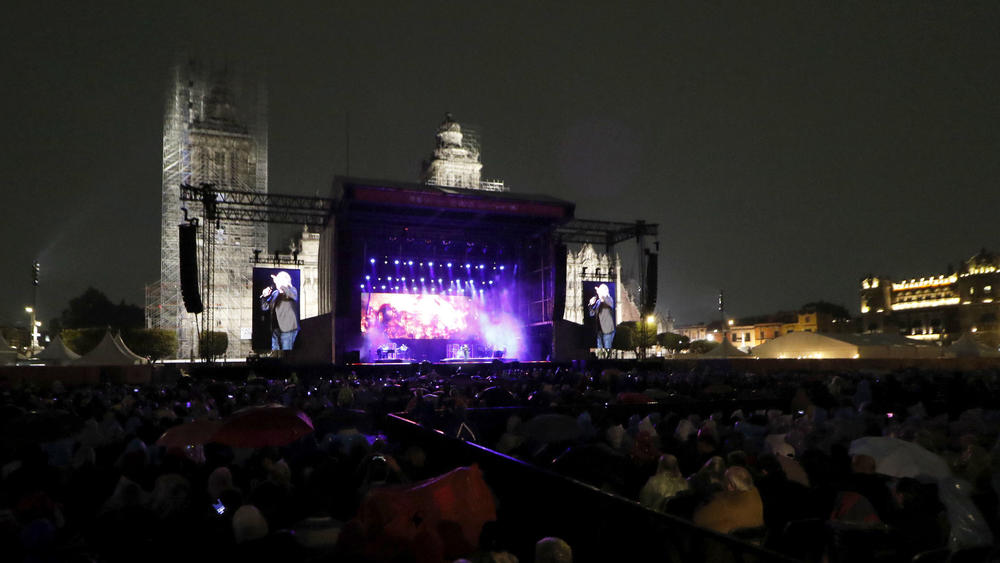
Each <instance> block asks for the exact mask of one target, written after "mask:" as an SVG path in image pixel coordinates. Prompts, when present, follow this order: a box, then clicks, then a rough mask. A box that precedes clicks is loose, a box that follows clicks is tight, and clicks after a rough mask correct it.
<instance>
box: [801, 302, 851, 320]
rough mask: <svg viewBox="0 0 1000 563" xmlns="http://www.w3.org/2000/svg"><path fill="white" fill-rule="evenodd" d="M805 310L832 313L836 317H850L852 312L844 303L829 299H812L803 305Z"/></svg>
mask: <svg viewBox="0 0 1000 563" xmlns="http://www.w3.org/2000/svg"><path fill="white" fill-rule="evenodd" d="M802 311H804V312H816V313H824V314H827V315H830V316H831V317H833V318H835V319H850V318H851V313H850V312H849V311H848V310H847V308H846V307H844V306H843V305H837V304H836V303H829V302H827V301H812V302H809V303H806V304H805V305H803V306H802Z"/></svg>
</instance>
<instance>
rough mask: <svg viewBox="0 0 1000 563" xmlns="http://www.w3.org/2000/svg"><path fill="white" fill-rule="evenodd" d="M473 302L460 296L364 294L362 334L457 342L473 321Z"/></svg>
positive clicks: (362, 302) (362, 296) (362, 301)
mask: <svg viewBox="0 0 1000 563" xmlns="http://www.w3.org/2000/svg"><path fill="white" fill-rule="evenodd" d="M472 310H473V309H472V300H471V299H470V298H468V297H461V296H458V295H436V294H426V293H423V294H410V293H362V294H361V332H363V333H368V334H381V335H384V336H385V337H387V338H409V339H435V338H456V337H457V336H459V335H461V334H463V333H465V332H466V331H467V330H468V328H469V323H470V322H471V321H472V319H471V318H470V317H471V316H472Z"/></svg>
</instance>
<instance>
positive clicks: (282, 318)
mask: <svg viewBox="0 0 1000 563" xmlns="http://www.w3.org/2000/svg"><path fill="white" fill-rule="evenodd" d="M271 280H272V281H273V284H274V287H271V286H268V287H265V288H264V291H263V293H261V294H260V308H261V310H263V311H270V312H271V349H272V350H291V349H292V345H294V344H295V337H296V336H297V335H298V334H299V315H298V310H299V306H298V301H299V292H298V291H297V290H296V289H295V286H293V285H292V276H290V275H288V272H284V271H282V272H278V273H277V274H275V275H273V276H271Z"/></svg>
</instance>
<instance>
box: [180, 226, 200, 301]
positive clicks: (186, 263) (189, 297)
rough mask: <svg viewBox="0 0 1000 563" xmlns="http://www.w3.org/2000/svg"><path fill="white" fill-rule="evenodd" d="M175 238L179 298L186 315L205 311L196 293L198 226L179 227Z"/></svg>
mask: <svg viewBox="0 0 1000 563" xmlns="http://www.w3.org/2000/svg"><path fill="white" fill-rule="evenodd" d="M179 229H180V231H179V233H178V237H177V244H178V250H179V253H180V266H181V296H183V297H184V308H185V309H187V312H188V313H194V314H196V315H197V314H199V313H201V312H202V311H204V310H205V306H204V305H203V304H202V302H201V293H200V292H199V291H198V225H180V226H179Z"/></svg>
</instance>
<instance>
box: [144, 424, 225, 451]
mask: <svg viewBox="0 0 1000 563" xmlns="http://www.w3.org/2000/svg"><path fill="white" fill-rule="evenodd" d="M221 426H222V422H221V421H218V420H207V419H201V420H195V421H194V422H186V423H184V424H179V425H177V426H174V427H172V428H170V429H168V430H167V431H166V432H164V433H163V435H162V436H160V438H159V439H158V440H157V441H156V445H158V446H165V447H167V448H173V447H179V448H183V447H186V446H200V445H203V444H207V443H209V442H211V441H212V436H213V435H214V434H215V433H216V432H217V431H218V430H219V428H220V427H221Z"/></svg>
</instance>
